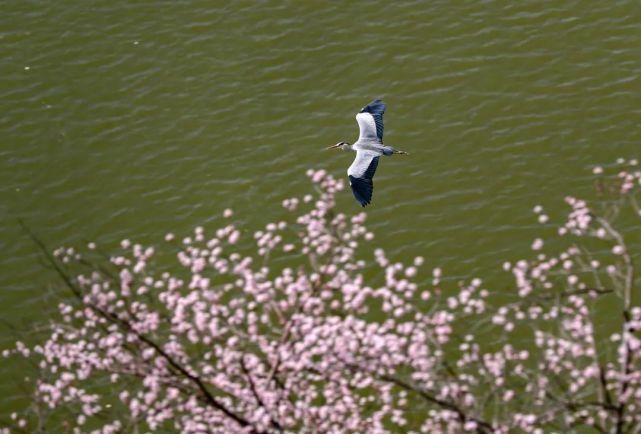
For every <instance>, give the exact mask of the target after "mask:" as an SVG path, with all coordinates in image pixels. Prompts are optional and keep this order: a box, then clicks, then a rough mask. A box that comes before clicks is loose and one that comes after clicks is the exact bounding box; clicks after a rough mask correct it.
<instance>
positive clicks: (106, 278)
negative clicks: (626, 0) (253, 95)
mask: <svg viewBox="0 0 641 434" xmlns="http://www.w3.org/2000/svg"><path fill="white" fill-rule="evenodd" d="M635 165H636V162H635V161H631V162H627V161H620V162H619V164H618V165H617V168H616V169H608V171H607V172H608V173H610V172H609V171H612V170H618V171H619V173H618V174H616V175H609V174H606V173H602V172H603V169H600V168H597V169H595V175H596V176H597V179H598V181H597V186H598V187H599V188H598V190H599V192H600V194H602V196H603V201H602V203H603V206H599V207H596V208H594V207H588V204H587V203H586V202H585V201H583V200H579V199H576V198H571V197H568V198H567V199H566V200H567V203H568V204H569V205H570V207H571V210H570V213H569V215H568V218H567V221H566V222H565V223H564V224H563V225H562V226H561V227H560V228H559V235H560V236H561V237H563V238H566V239H567V242H566V246H567V247H566V248H564V249H562V251H561V252H558V253H543V247H544V241H543V240H541V239H536V240H535V241H534V243H533V244H532V249H533V257H532V258H530V259H524V260H521V261H518V262H516V263H515V264H510V263H506V264H504V268H505V270H506V271H508V272H510V273H511V275H512V276H513V284H512V286H511V288H512V291H511V292H508V293H506V291H505V290H504V289H502V290H501V291H490V289H489V288H488V289H486V288H485V287H484V285H483V282H482V281H481V280H480V279H478V278H476V279H472V280H471V281H470V282H468V283H462V284H459V285H458V286H456V285H453V284H452V285H443V284H442V282H441V271H440V269H438V268H435V269H433V270H431V271H428V273H429V275H430V278H429V279H428V280H431V282H430V284H428V285H419V284H417V283H416V278H417V275H418V273H419V270H420V269H421V267H422V266H423V262H424V261H423V259H422V258H420V257H417V258H415V259H414V261H413V263H411V264H401V263H398V262H393V261H391V260H390V259H388V258H387V257H386V255H385V253H384V251H383V250H381V249H377V250H375V251H374V257H375V262H376V264H375V265H369V267H370V268H371V267H373V266H376V267H380V268H381V269H382V270H383V271H384V273H383V275H384V278H382V279H381V281H367V280H366V279H365V278H364V271H365V270H366V262H365V261H364V260H363V259H362V258H360V257H359V252H360V251H361V250H362V249H358V251H357V248H358V247H359V245H362V244H364V243H365V244H366V243H367V242H369V241H370V240H371V239H372V238H373V235H372V234H371V233H370V232H368V230H367V229H366V227H365V226H364V222H365V214H358V215H355V216H348V215H346V214H343V213H339V212H337V210H336V209H335V202H334V196H335V193H336V192H338V191H340V190H342V189H343V183H342V181H339V180H335V179H334V178H333V177H332V176H330V175H328V174H326V173H325V172H324V171H322V170H321V171H309V172H308V175H309V177H310V178H311V180H312V182H313V183H314V185H315V187H316V192H317V195H316V196H315V197H312V196H311V195H308V196H305V197H304V198H303V199H302V200H299V199H296V198H292V199H288V200H285V201H284V202H283V206H284V207H285V208H286V209H287V210H288V211H289V212H290V213H291V215H292V216H297V217H292V218H291V219H289V220H288V221H281V222H277V223H270V224H268V225H267V226H266V227H265V229H263V230H261V231H258V232H256V233H255V234H254V242H255V247H254V248H252V249H251V251H252V254H249V255H248V254H244V253H241V252H243V251H249V250H250V249H248V248H247V247H246V246H245V247H244V248H241V247H240V246H239V243H241V244H242V242H243V240H244V238H243V237H241V232H240V231H239V229H238V228H237V227H236V226H235V225H234V224H233V223H229V224H226V225H224V226H223V227H221V228H219V229H217V230H215V231H214V232H213V233H211V234H207V235H206V233H205V230H204V229H202V228H197V229H196V230H195V232H194V234H193V235H191V236H189V237H186V238H184V239H183V240H182V241H178V240H176V239H174V236H173V235H171V234H169V235H167V237H166V239H165V241H164V242H163V243H162V247H157V248H156V249H162V250H163V251H164V250H171V249H176V250H177V253H176V255H175V258H176V259H177V261H178V264H174V265H166V264H163V263H162V261H158V260H157V259H156V256H157V254H156V249H155V248H153V247H143V246H141V245H138V244H132V243H130V242H129V241H127V240H125V241H123V242H122V251H121V252H120V253H119V254H116V255H114V256H111V257H108V258H107V259H105V258H104V257H103V256H101V254H100V253H99V252H98V250H97V249H96V246H95V245H94V244H89V246H88V247H87V248H84V249H83V250H82V252H80V251H77V249H73V248H60V249H58V250H56V251H55V252H54V254H53V255H51V256H49V259H50V261H51V263H52V264H53V265H54V267H55V269H56V270H57V272H58V273H59V275H60V276H61V278H62V280H63V281H64V283H65V285H66V286H67V287H68V289H69V290H70V291H71V294H72V297H71V298H67V299H65V301H64V302H61V303H60V305H59V317H58V318H56V319H55V320H54V321H53V322H52V324H51V326H50V330H49V332H48V333H47V336H46V339H44V341H42V342H41V343H40V344H38V345H35V346H33V347H27V346H26V345H25V344H23V343H21V342H17V343H16V346H15V348H11V349H7V350H5V351H4V356H5V357H13V356H20V355H22V356H24V357H27V358H29V359H32V360H34V361H36V362H37V364H38V367H39V377H38V380H37V384H36V391H35V394H34V396H35V398H34V399H33V403H32V405H31V406H30V407H29V408H27V409H25V411H24V412H22V413H19V414H18V413H16V414H12V415H10V417H8V418H6V419H5V420H3V421H2V422H1V423H4V424H5V425H6V428H4V431H5V432H10V431H11V432H13V431H16V432H20V431H24V432H34V431H38V430H40V431H43V432H44V431H60V432H62V431H63V430H62V429H61V427H64V431H68V432H95V433H118V432H184V433H248V434H249V433H285V432H287V433H388V432H404V433H405V432H408V433H419V432H420V433H440V432H465V431H467V432H477V433H508V432H532V433H543V432H559V433H562V432H563V433H566V432H592V431H596V432H602V433H623V432H640V431H641V341H640V340H639V332H638V331H639V330H640V329H641V308H640V307H639V306H638V305H635V304H634V302H633V301H634V300H633V298H634V297H635V296H636V297H637V299H638V294H635V292H636V293H638V288H637V283H638V280H637V279H636V278H635V275H634V268H635V261H634V260H635V255H633V253H632V252H631V251H630V250H629V249H628V245H627V244H626V239H625V237H624V232H621V231H619V230H618V229H616V227H617V225H616V221H617V219H618V220H620V219H621V218H620V217H619V215H620V214H621V213H623V212H625V211H626V210H630V209H631V210H632V211H634V214H635V215H636V216H637V217H638V215H639V214H641V209H640V207H639V205H638V203H637V201H636V193H637V191H638V189H639V187H638V185H639V184H640V183H641V171H639V170H636V168H635ZM535 212H536V213H537V214H538V215H539V217H538V218H539V221H541V222H546V221H547V219H548V218H547V216H546V215H545V214H544V213H543V210H542V209H541V207H536V208H535ZM628 214H631V213H628ZM224 216H225V218H227V221H228V222H229V221H230V218H231V217H232V212H231V211H230V210H227V211H226V212H225V214H224ZM628 217H630V216H629V215H628ZM628 228H629V229H630V225H628ZM632 229H634V227H632ZM246 241H249V240H246ZM545 244H547V243H545ZM45 251H46V249H45ZM423 280H425V279H423ZM600 306H601V307H602V306H607V312H605V311H599V309H600Z"/></svg>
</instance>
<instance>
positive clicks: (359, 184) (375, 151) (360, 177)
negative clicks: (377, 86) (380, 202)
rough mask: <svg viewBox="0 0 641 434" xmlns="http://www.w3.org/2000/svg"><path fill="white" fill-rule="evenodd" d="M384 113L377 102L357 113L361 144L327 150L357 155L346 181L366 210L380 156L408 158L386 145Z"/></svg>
mask: <svg viewBox="0 0 641 434" xmlns="http://www.w3.org/2000/svg"><path fill="white" fill-rule="evenodd" d="M383 113H385V103H383V101H381V100H380V99H375V100H374V101H372V102H371V103H369V104H367V105H366V106H365V107H363V108H362V109H361V111H360V112H358V113H356V121H357V122H358V128H359V129H360V135H359V136H358V140H357V141H356V142H355V143H354V144H353V145H351V144H349V143H347V142H338V143H337V144H335V145H332V146H330V147H328V148H327V149H339V150H341V151H354V152H356V158H354V162H353V163H352V165H351V166H349V168H348V169H347V177H348V178H349V185H350V187H352V193H354V197H355V198H356V200H357V201H358V203H360V204H361V206H363V207H364V206H366V205H368V204H369V203H370V202H371V201H372V193H373V192H374V183H373V181H372V179H373V178H374V173H375V172H376V167H378V158H379V157H380V156H381V155H386V156H389V155H394V154H405V155H407V152H403V151H399V150H398V149H394V148H392V147H391V146H385V145H383Z"/></svg>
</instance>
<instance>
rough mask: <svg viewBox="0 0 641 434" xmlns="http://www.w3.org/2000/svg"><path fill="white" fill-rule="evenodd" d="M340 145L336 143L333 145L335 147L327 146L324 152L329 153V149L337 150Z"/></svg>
mask: <svg viewBox="0 0 641 434" xmlns="http://www.w3.org/2000/svg"><path fill="white" fill-rule="evenodd" d="M340 145H341V144H340V143H337V144H335V145H332V146H328V147H327V148H325V150H326V151H329V150H330V149H338V147H339V146H340Z"/></svg>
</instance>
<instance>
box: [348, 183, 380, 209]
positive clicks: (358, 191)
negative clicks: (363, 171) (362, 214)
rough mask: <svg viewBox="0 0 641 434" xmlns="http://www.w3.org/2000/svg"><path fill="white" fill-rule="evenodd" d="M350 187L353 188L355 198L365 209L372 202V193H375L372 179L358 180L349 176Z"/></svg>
mask: <svg viewBox="0 0 641 434" xmlns="http://www.w3.org/2000/svg"><path fill="white" fill-rule="evenodd" d="M349 185H350V187H352V193H354V197H355V198H356V200H357V201H358V203H360V204H361V206H362V207H365V206H366V205H368V204H369V203H370V202H371V200H372V193H373V192H374V183H373V182H372V180H371V179H366V178H356V177H354V176H352V175H349Z"/></svg>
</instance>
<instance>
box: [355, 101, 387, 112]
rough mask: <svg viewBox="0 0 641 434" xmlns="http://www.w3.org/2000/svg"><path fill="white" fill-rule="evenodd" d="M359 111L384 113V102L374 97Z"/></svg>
mask: <svg viewBox="0 0 641 434" xmlns="http://www.w3.org/2000/svg"><path fill="white" fill-rule="evenodd" d="M360 113H371V114H373V115H375V114H381V115H382V114H383V113H385V103H384V102H383V100H381V99H378V98H377V99H375V100H373V101H372V102H370V103H369V104H367V105H366V106H365V107H363V108H362V109H361V111H360Z"/></svg>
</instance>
